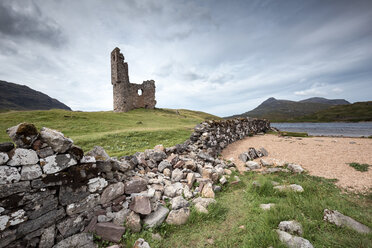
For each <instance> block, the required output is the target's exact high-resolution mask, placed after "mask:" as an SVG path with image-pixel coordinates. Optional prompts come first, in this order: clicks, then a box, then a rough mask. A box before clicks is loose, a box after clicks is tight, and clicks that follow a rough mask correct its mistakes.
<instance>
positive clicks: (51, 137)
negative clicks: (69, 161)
mask: <svg viewBox="0 0 372 248" xmlns="http://www.w3.org/2000/svg"><path fill="white" fill-rule="evenodd" d="M40 136H41V139H42V140H43V141H44V142H45V143H47V144H48V145H49V146H50V147H51V148H52V149H53V151H55V152H58V153H65V152H66V151H67V150H68V149H70V148H71V146H72V143H73V141H72V140H71V139H69V138H66V137H65V136H64V135H63V133H61V132H58V131H56V130H53V129H49V128H46V127H43V128H41V130H40Z"/></svg>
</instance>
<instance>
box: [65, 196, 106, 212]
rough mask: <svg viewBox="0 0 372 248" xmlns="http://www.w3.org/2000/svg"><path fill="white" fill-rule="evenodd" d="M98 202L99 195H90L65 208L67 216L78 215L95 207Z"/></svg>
mask: <svg viewBox="0 0 372 248" xmlns="http://www.w3.org/2000/svg"><path fill="white" fill-rule="evenodd" d="M99 202H100V195H99V194H92V195H89V196H88V197H86V198H85V199H84V200H82V201H79V202H77V203H72V204H70V205H68V206H67V207H66V213H67V215H70V216H71V215H74V214H79V213H81V212H84V211H88V210H90V209H93V208H94V207H95V206H97V205H98V204H99Z"/></svg>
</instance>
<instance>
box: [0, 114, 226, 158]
mask: <svg viewBox="0 0 372 248" xmlns="http://www.w3.org/2000/svg"><path fill="white" fill-rule="evenodd" d="M208 119H219V117H217V116H213V115H210V114H207V113H203V112H197V111H191V110H178V113H177V110H171V109H154V110H148V109H137V110H132V111H130V112H127V113H114V112H111V111H108V112H71V111H65V110H55V109H54V110H47V111H10V112H2V113H0V130H1V131H0V142H5V141H10V138H9V137H8V135H7V134H6V132H5V131H6V129H7V128H9V127H11V126H14V125H17V124H18V123H20V122H29V123H33V124H35V125H36V126H37V127H38V128H41V127H49V128H53V129H56V130H59V131H61V132H63V133H64V134H65V135H66V136H68V137H70V138H72V139H73V140H74V142H75V144H77V145H79V146H81V147H82V148H83V149H84V150H85V151H88V150H90V149H91V148H92V147H93V146H95V145H100V146H102V147H104V148H105V150H106V151H107V152H108V153H109V155H110V156H123V155H130V154H134V153H135V152H138V151H143V150H145V149H147V148H153V147H154V146H155V145H157V144H163V145H165V146H172V145H175V144H178V143H182V142H184V141H185V140H186V139H187V138H189V136H190V134H191V132H192V129H193V127H194V126H195V125H196V124H198V123H200V122H202V121H204V120H208Z"/></svg>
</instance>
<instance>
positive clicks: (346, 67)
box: [0, 0, 372, 116]
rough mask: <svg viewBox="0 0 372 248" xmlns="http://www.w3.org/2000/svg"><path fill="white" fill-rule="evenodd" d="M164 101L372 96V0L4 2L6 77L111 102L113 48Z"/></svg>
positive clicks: (231, 105)
mask: <svg viewBox="0 0 372 248" xmlns="http://www.w3.org/2000/svg"><path fill="white" fill-rule="evenodd" d="M115 47H119V48H120V49H121V51H122V53H123V54H124V56H125V60H126V62H128V64H129V77H130V81H131V82H132V83H142V81H144V80H149V79H154V80H155V83H156V100H157V102H158V103H157V107H159V108H186V109H193V110H201V111H205V112H209V113H212V114H216V115H219V116H227V115H232V114H238V113H242V112H246V111H248V110H251V109H253V108H255V107H256V106H257V105H258V104H260V103H261V102H262V101H264V100H265V99H267V98H269V97H275V98H278V99H289V100H301V99H305V98H309V97H314V96H320V97H327V98H345V99H346V100H349V101H351V102H355V101H367V100H372V97H371V96H372V1H371V0H365V1H361V0H347V1H343V0H333V1H327V0H319V1H312V0H293V1H285V0H280V1H279V0H272V1H271V0H268V1H265V0H257V1H244V0H241V1H233V0H229V1H227V0H221V1H212V0H203V1H201V0H195V1H189V0H184V1H181V0H164V1H163V0H148V1H145V0H138V1H135V0H128V1H117V0H111V1H110V0H105V1H104V0H101V1H99V0H85V1H84V0H83V1H81V0H79V1H76V0H69V1H66V0H58V1H57V0H54V1H52V0H48V1H41V0H40V1H38V0H35V1H27V0H19V1H15V0H1V1H0V80H5V81H9V82H14V83H18V84H24V85H27V86H29V87H31V88H33V89H35V90H38V91H41V92H43V93H46V94H48V95H49V96H51V97H53V98H56V99H58V100H60V101H62V102H63V103H65V104H67V105H68V106H70V107H71V108H72V109H73V110H85V111H98V110H112V85H111V78H110V52H111V51H112V50H113V49H114V48H115Z"/></svg>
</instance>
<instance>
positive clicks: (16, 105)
mask: <svg viewBox="0 0 372 248" xmlns="http://www.w3.org/2000/svg"><path fill="white" fill-rule="evenodd" d="M47 109H66V110H71V109H70V108H69V107H68V106H66V105H65V104H63V103H61V102H60V101H58V100H56V99H54V98H51V97H49V96H48V95H46V94H44V93H41V92H39V91H36V90H33V89H31V88H29V87H27V86H25V85H19V84H14V83H9V82H6V81H1V80H0V110H2V111H3V112H4V111H5V110H47Z"/></svg>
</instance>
